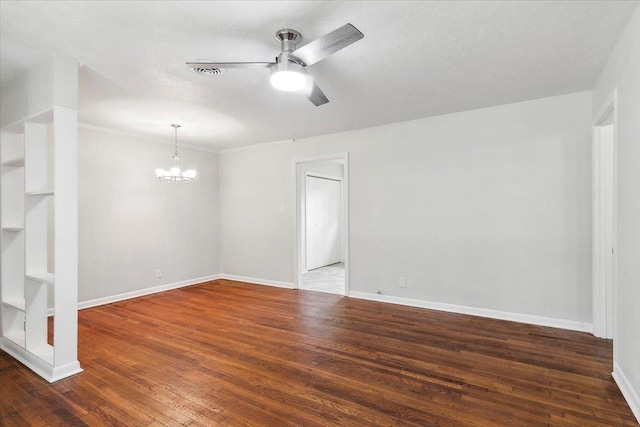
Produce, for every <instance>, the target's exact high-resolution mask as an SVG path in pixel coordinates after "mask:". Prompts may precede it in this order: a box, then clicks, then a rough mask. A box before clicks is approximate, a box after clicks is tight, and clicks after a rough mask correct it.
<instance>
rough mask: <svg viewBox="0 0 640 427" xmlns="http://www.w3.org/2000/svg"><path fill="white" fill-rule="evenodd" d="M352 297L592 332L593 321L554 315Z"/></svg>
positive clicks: (361, 295) (353, 294)
mask: <svg viewBox="0 0 640 427" xmlns="http://www.w3.org/2000/svg"><path fill="white" fill-rule="evenodd" d="M349 296H350V297H352V298H359V299H366V300H370V301H379V302H388V303H392V304H400V305H407V306H410V307H420V308H428V309H431V310H439V311H447V312H450V313H458V314H469V315H472V316H480V317H489V318H491V319H500V320H509V321H512V322H520V323H530V324H532V325H539V326H550V327H552V328H560V329H569V330H572V331H580V332H591V330H592V325H591V323H583V322H576V321H573V320H565V319H555V318H552V317H542V316H534V315H531V314H521V313H509V312H506V311H500V310H492V309H487V308H477V307H468V306H464V305H454V304H445V303H441V302H431V301H423V300H418V299H412V298H403V297H394V296H391V295H379V294H370V293H368V292H353V291H352V292H349Z"/></svg>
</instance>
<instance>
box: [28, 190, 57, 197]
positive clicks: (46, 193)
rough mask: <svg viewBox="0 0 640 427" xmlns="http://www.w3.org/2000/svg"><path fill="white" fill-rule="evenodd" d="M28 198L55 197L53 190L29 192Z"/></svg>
mask: <svg viewBox="0 0 640 427" xmlns="http://www.w3.org/2000/svg"><path fill="white" fill-rule="evenodd" d="M26 194H27V196H38V197H44V196H53V190H38V191H27V193H26Z"/></svg>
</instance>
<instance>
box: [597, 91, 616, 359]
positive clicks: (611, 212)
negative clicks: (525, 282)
mask: <svg viewBox="0 0 640 427" xmlns="http://www.w3.org/2000/svg"><path fill="white" fill-rule="evenodd" d="M613 99H614V98H613ZM613 99H612V100H611V101H610V102H609V103H608V104H607V106H606V107H605V108H604V109H603V111H602V113H601V114H600V115H599V116H598V117H599V119H598V120H597V122H596V124H595V126H594V135H593V136H594V138H593V142H594V143H593V334H594V335H595V336H597V337H601V338H609V339H612V338H614V330H615V325H614V321H615V320H614V319H615V316H614V313H615V306H616V304H615V298H616V250H615V248H616V144H615V133H616V129H615V110H614V102H613ZM614 347H615V342H614ZM614 352H615V348H614Z"/></svg>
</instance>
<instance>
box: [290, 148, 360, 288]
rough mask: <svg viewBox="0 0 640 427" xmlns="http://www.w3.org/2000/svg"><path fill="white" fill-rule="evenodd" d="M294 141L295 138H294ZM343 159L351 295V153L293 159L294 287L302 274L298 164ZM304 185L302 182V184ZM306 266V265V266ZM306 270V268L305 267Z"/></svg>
mask: <svg viewBox="0 0 640 427" xmlns="http://www.w3.org/2000/svg"><path fill="white" fill-rule="evenodd" d="M292 142H293V140H292ZM335 159H341V160H342V163H343V167H344V173H343V176H342V180H341V182H342V241H343V244H342V253H343V258H344V260H343V262H344V282H345V283H344V294H345V295H349V286H350V284H349V268H350V265H349V153H348V152H342V153H333V154H321V155H317V156H309V157H302V158H297V159H292V160H291V170H292V174H293V180H292V181H293V191H292V196H293V197H292V199H291V204H292V209H293V212H295V217H296V220H295V221H293V236H294V239H293V240H294V242H293V266H294V271H293V289H298V288H299V287H300V285H299V284H300V275H301V274H302V273H301V271H302V270H303V269H302V257H303V256H304V254H302V253H301V252H302V242H301V240H302V238H301V234H302V233H301V231H300V230H301V227H302V223H301V221H302V218H301V214H300V208H299V206H298V184H299V183H298V164H301V163H310V162H317V161H322V160H335ZM300 185H302V184H300ZM305 267H306V266H305ZM305 271H306V268H305Z"/></svg>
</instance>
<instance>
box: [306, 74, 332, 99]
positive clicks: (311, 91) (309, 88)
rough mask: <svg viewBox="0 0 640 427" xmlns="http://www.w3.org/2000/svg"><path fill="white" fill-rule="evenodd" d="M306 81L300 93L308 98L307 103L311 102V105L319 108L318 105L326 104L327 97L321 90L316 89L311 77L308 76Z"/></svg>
mask: <svg viewBox="0 0 640 427" xmlns="http://www.w3.org/2000/svg"><path fill="white" fill-rule="evenodd" d="M309 77H310V78H308V79H307V85H306V86H305V88H304V89H302V93H303V94H304V95H305V96H306V97H307V98H309V101H311V102H313V105H315V106H316V107H319V106H320V105H323V104H326V103H327V102H329V99H328V98H327V96H326V95H325V94H324V92H322V90H321V89H320V88H319V87H318V85H317V84H316V82H315V81H314V80H313V77H311V76H309Z"/></svg>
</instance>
